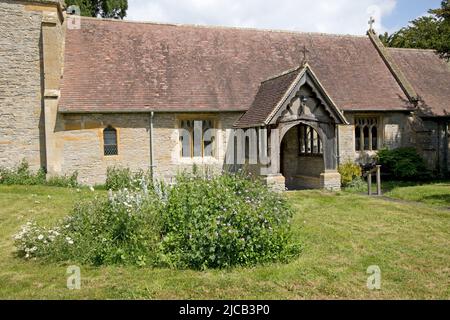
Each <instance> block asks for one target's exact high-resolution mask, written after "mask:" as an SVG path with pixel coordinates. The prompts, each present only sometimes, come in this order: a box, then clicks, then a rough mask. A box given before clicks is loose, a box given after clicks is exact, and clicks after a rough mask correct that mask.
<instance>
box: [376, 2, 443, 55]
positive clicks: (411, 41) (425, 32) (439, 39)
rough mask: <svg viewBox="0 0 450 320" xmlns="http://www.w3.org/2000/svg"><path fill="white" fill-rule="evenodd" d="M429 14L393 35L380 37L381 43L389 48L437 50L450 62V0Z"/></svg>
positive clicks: (386, 34)
mask: <svg viewBox="0 0 450 320" xmlns="http://www.w3.org/2000/svg"><path fill="white" fill-rule="evenodd" d="M428 13H429V14H430V15H429V16H424V17H419V18H417V19H415V20H413V21H411V22H410V24H409V25H408V26H407V27H404V28H402V29H400V30H399V31H397V32H395V33H393V34H391V35H389V34H388V33H385V34H383V35H380V39H381V41H382V42H383V43H384V44H385V45H386V46H389V47H397V48H418V49H435V50H437V51H438V52H439V54H440V55H441V56H442V57H443V58H446V59H448V60H450V0H443V1H442V3H441V8H439V9H431V10H429V11H428Z"/></svg>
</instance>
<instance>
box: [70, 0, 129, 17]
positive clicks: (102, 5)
mask: <svg viewBox="0 0 450 320" xmlns="http://www.w3.org/2000/svg"><path fill="white" fill-rule="evenodd" d="M66 4H67V7H69V6H72V5H76V6H78V7H80V10H81V15H82V16H86V17H102V18H113V19H123V18H124V17H125V16H126V15H127V10H128V1H127V0H66Z"/></svg>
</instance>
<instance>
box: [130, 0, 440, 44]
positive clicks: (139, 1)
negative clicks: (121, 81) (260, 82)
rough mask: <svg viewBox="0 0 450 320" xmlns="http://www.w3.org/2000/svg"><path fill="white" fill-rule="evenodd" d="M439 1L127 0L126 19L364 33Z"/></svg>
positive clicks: (393, 27)
mask: <svg viewBox="0 0 450 320" xmlns="http://www.w3.org/2000/svg"><path fill="white" fill-rule="evenodd" d="M440 3H441V0H128V7H129V8H128V13H127V18H126V20H134V21H151V22H161V23H181V24H200V25H212V26H230V27H250V28H260V29H277V30H292V31H304V32H324V33H337V34H355V35H360V34H365V33H366V31H367V29H368V21H369V18H370V16H373V17H374V18H375V21H376V22H375V24H374V28H375V30H376V31H377V32H378V33H383V32H389V33H392V32H394V31H397V30H398V29H400V28H401V27H403V26H406V25H407V24H408V22H409V21H411V20H413V19H415V18H417V17H419V16H422V15H425V14H427V11H428V9H431V8H438V7H440Z"/></svg>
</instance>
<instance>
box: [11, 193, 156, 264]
mask: <svg viewBox="0 0 450 320" xmlns="http://www.w3.org/2000/svg"><path fill="white" fill-rule="evenodd" d="M159 205H160V204H159V203H158V201H157V198H156V197H155V196H153V195H149V194H144V193H143V192H131V191H122V192H119V193H117V194H116V195H113V196H111V197H110V198H109V199H99V198H95V199H94V200H90V201H86V202H81V203H79V204H77V205H76V206H75V208H74V210H73V212H72V214H71V215H70V216H69V217H67V218H66V219H64V220H63V221H61V222H60V223H58V225H56V226H55V227H53V228H52V229H48V228H45V227H41V226H39V225H37V224H36V223H32V222H30V223H28V224H27V225H25V226H24V227H23V228H22V231H21V232H19V233H18V234H17V235H16V236H15V242H16V247H17V249H18V255H19V256H20V257H24V258H26V259H31V258H43V259H44V260H49V261H76V262H79V263H88V264H93V265H114V264H132V265H139V266H144V265H147V264H154V263H155V260H154V258H155V252H156V245H157V243H158V241H159V238H160V234H159V229H160V224H159V221H158V214H157V213H158V212H159V210H158V206H159Z"/></svg>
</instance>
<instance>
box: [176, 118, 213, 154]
mask: <svg viewBox="0 0 450 320" xmlns="http://www.w3.org/2000/svg"><path fill="white" fill-rule="evenodd" d="M180 129H181V130H180V144H181V157H182V158H205V157H213V156H214V141H215V136H214V121H213V120H181V121H180Z"/></svg>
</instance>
